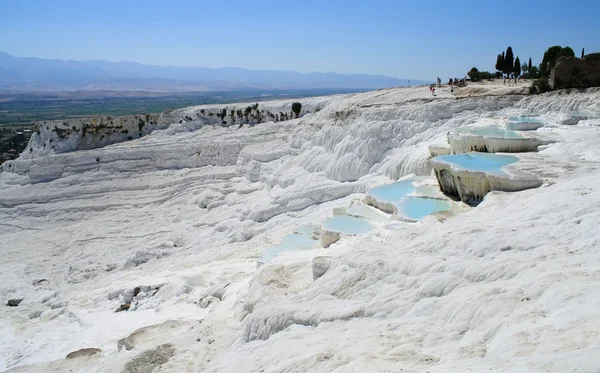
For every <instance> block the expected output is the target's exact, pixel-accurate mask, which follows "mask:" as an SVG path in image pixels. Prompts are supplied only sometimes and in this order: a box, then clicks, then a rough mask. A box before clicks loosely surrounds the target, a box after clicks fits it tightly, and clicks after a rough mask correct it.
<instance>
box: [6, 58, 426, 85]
mask: <svg viewBox="0 0 600 373" xmlns="http://www.w3.org/2000/svg"><path fill="white" fill-rule="evenodd" d="M149 83H152V85H153V86H154V87H155V89H156V90H167V91H176V90H220V89H239V88H240V87H244V88H263V89H290V88H299V89H312V88H361V89H380V88H390V87H398V86H409V85H418V84H424V83H427V82H426V81H420V80H413V79H399V78H393V77H388V76H384V75H370V74H337V73H334V72H325V73H323V72H317V71H315V72H311V73H300V72H295V71H285V70H266V69H259V70H251V69H243V68H239V67H220V68H208V67H192V66H175V65H146V64H142V63H139V62H134V61H119V62H112V61H106V60H87V61H75V60H61V59H44V58H39V57H15V56H12V55H10V54H9V53H7V52H4V51H0V89H5V90H40V89H42V90H65V91H68V90H99V89H106V90H124V89H128V90H131V89H139V88H141V87H144V88H146V89H147V87H148V84H149Z"/></svg>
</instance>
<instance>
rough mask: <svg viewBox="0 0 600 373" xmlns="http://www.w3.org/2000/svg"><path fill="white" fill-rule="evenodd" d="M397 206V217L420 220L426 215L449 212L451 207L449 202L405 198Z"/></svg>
mask: <svg viewBox="0 0 600 373" xmlns="http://www.w3.org/2000/svg"><path fill="white" fill-rule="evenodd" d="M397 206H398V215H401V216H404V217H407V218H410V219H414V220H420V219H423V218H424V217H426V216H427V215H430V214H433V213H434V212H438V211H446V210H450V208H451V207H452V205H451V204H450V202H448V201H446V200H443V199H434V198H421V197H412V196H409V197H406V198H404V199H403V200H402V201H401V202H400V203H398V204H397Z"/></svg>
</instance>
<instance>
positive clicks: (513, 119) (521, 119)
mask: <svg viewBox="0 0 600 373" xmlns="http://www.w3.org/2000/svg"><path fill="white" fill-rule="evenodd" d="M508 121H509V122H517V123H544V121H543V120H541V119H539V118H536V117H526V116H521V117H509V118H508Z"/></svg>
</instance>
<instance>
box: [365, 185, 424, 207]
mask: <svg viewBox="0 0 600 373" xmlns="http://www.w3.org/2000/svg"><path fill="white" fill-rule="evenodd" d="M413 182H414V180H412V179H409V180H403V181H398V182H396V183H392V184H387V185H382V186H379V187H376V188H373V189H370V190H369V191H367V195H369V196H372V197H375V198H377V199H379V200H382V201H386V202H391V203H396V202H400V200H401V199H402V198H404V196H406V195H407V194H410V193H412V192H413V191H414V190H415V187H414V185H413Z"/></svg>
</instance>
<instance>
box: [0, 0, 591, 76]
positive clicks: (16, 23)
mask: <svg viewBox="0 0 600 373" xmlns="http://www.w3.org/2000/svg"><path fill="white" fill-rule="evenodd" d="M500 5H502V6H500ZM0 9H1V10H0V50H4V51H6V52H8V53H10V54H12V55H15V56H27V57H44V58H60V59H75V60H89V59H105V60H109V61H122V60H128V61H136V62H141V63H148V64H162V65H166V64H169V65H185V66H206V67H223V66H236V67H243V68H250V69H276V70H293V71H301V72H312V71H321V72H328V71H334V72H338V73H366V74H383V75H389V76H394V77H399V78H413V79H424V80H433V79H435V77H436V76H438V75H439V76H440V77H442V79H447V78H448V77H451V76H452V77H454V76H462V75H464V74H465V73H466V71H468V70H469V69H470V68H471V67H473V66H477V67H478V68H479V69H480V70H493V68H494V63H495V59H496V55H497V54H498V53H499V52H501V51H502V50H504V49H506V47H507V46H509V45H510V46H512V48H513V50H514V51H515V54H516V55H517V56H519V57H521V60H527V59H528V58H529V57H532V58H533V62H534V64H539V62H540V60H541V57H542V55H543V52H544V50H545V49H546V48H548V47H549V46H552V45H563V46H564V45H569V46H571V47H572V48H573V49H574V50H575V52H576V54H579V53H580V52H581V48H582V47H585V49H586V51H587V52H593V51H600V22H598V17H599V15H600V1H597V0H588V1H583V0H570V1H565V0H560V1H559V0H545V1H537V0H531V1H528V0H520V1H512V0H509V1H506V0H505V1H502V2H499V1H492V0H480V1H461V0H456V1H452V0H446V1H443V0H439V1H434V0H389V1H380V0H363V1H353V0H345V1H342V0H339V1H338V0H330V1H328V0H320V1H313V0H304V1H288V0H279V1H275V0H254V1H240V0H220V1H203V0H195V1H193V0H190V1H187V0H181V1H178V0H171V1H168V0H161V1H153V0H145V1H137V0H135V1H134V0H131V1H128V0H120V1H114V0H103V1H91V0H90V1H87V0H78V1H61V0H36V1H30V0H0Z"/></svg>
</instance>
